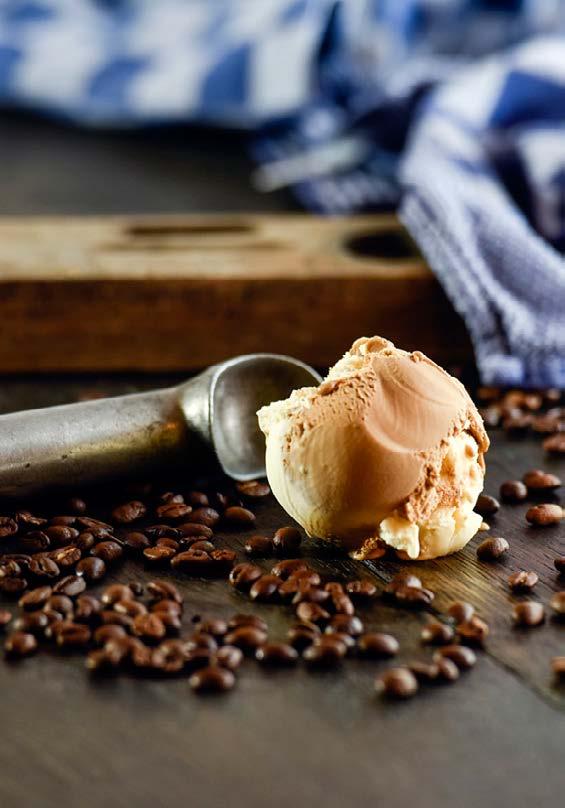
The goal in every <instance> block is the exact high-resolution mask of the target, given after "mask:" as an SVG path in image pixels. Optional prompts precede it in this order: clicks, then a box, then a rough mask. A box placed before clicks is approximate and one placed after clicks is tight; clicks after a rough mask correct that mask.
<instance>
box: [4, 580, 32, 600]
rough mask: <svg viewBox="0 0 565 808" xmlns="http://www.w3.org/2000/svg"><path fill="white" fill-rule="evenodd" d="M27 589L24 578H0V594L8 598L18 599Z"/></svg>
mask: <svg viewBox="0 0 565 808" xmlns="http://www.w3.org/2000/svg"><path fill="white" fill-rule="evenodd" d="M25 589H27V581H26V580H25V578H0V592H2V593H3V594H4V595H7V596H8V597H18V595H21V593H22V592H23V591H24V590H25Z"/></svg>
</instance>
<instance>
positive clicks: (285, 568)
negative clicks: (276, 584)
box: [271, 558, 320, 583]
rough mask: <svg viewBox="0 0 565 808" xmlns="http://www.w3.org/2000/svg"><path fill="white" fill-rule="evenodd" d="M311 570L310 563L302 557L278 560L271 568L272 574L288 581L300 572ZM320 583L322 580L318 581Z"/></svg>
mask: <svg viewBox="0 0 565 808" xmlns="http://www.w3.org/2000/svg"><path fill="white" fill-rule="evenodd" d="M304 571H309V567H308V564H307V563H306V561H304V560H303V559H302V558H287V559H285V560H284V561H278V562H277V563H276V564H275V565H274V566H273V567H272V569H271V574H272V575H276V576H277V578H281V579H282V580H283V581H286V580H287V578H290V577H291V576H292V575H295V574H296V573H298V572H304ZM318 583H320V581H318Z"/></svg>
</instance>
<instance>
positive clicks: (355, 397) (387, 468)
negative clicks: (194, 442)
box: [258, 337, 489, 559]
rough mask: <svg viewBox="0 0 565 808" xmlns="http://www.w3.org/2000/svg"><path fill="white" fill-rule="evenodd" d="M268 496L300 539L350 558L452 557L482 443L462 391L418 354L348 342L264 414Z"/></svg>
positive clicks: (377, 341) (462, 536) (471, 526)
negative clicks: (323, 542)
mask: <svg viewBox="0 0 565 808" xmlns="http://www.w3.org/2000/svg"><path fill="white" fill-rule="evenodd" d="M258 418H259V425H260V427H261V429H262V431H263V433H264V434H265V437H266V468H267V476H268V479H269V483H270V485H271V488H272V490H273V493H274V494H275V496H276V497H277V499H278V501H279V502H280V504H281V505H282V506H283V507H284V508H285V510H286V511H287V512H288V513H289V514H290V515H291V516H292V517H293V518H294V519H296V521H297V522H299V523H300V524H301V525H302V526H303V527H304V529H305V530H306V532H307V533H308V534H309V535H311V536H317V537H319V538H323V539H329V540H334V541H337V542H339V543H340V544H342V545H343V546H344V547H345V548H346V549H347V550H348V551H349V552H350V553H352V554H353V555H354V556H355V557H357V558H369V557H371V555H374V554H377V553H379V552H382V548H383V547H385V546H387V545H388V546H389V547H392V548H394V549H395V550H396V551H397V552H398V554H399V555H400V556H401V557H404V558H411V559H427V558H435V557H437V556H442V555H447V554H448V553H453V552H456V551H457V550H459V549H461V548H462V547H463V546H464V545H465V544H466V543H467V542H468V541H469V539H471V538H472V536H473V535H474V534H475V533H476V532H477V530H478V529H479V527H480V525H481V521H482V520H481V517H480V516H479V515H478V514H476V513H474V512H473V507H474V505H475V503H476V501H477V497H478V496H479V494H480V492H481V490H482V488H483V479H484V469H485V466H484V457H483V455H484V453H485V452H486V451H487V449H488V446H489V440H488V437H487V435H486V432H485V430H484V426H483V423H482V420H481V417H480V415H479V413H478V412H477V409H476V407H475V405H474V404H473V402H472V401H471V398H470V397H469V395H468V393H467V391H466V390H465V388H464V387H463V385H462V384H461V383H460V382H459V381H458V380H457V379H455V378H453V377H452V376H450V375H449V374H448V373H447V372H446V371H445V370H443V369H442V368H440V367H439V366H438V365H436V364H435V363H434V362H432V361H431V360H430V359H428V358H427V357H426V356H424V355H423V354H422V353H420V352H418V351H416V352H413V353H408V352H406V351H403V350H400V349H398V348H395V346H394V345H393V344H392V343H391V342H389V341H388V340H386V339H382V338H380V337H372V338H371V339H367V338H362V339H359V340H357V341H356V342H355V343H354V344H353V346H352V348H351V350H350V351H348V352H347V353H346V354H345V356H344V357H343V358H342V359H340V360H339V361H338V362H337V363H336V365H334V367H333V368H331V370H330V371H329V373H328V376H327V377H326V379H325V380H324V381H323V382H322V383H321V384H320V385H319V387H306V388H302V389H300V390H295V391H294V392H293V393H292V394H291V396H290V398H288V399H286V400H284V401H277V402H274V403H272V404H270V405H269V406H266V407H263V408H262V409H260V410H259V412H258Z"/></svg>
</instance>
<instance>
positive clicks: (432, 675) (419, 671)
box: [406, 659, 439, 684]
mask: <svg viewBox="0 0 565 808" xmlns="http://www.w3.org/2000/svg"><path fill="white" fill-rule="evenodd" d="M406 667H407V668H408V669H409V670H410V671H411V672H412V673H413V674H414V676H415V677H416V679H417V680H418V682H425V683H426V684H429V683H430V682H435V681H437V678H438V676H439V665H437V664H436V663H435V662H423V661H421V660H419V659H416V660H413V661H412V662H409V663H408V664H407V666H406Z"/></svg>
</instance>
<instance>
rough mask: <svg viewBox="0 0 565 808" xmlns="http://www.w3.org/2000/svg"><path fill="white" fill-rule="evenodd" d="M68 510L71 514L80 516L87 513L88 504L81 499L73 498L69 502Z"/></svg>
mask: <svg viewBox="0 0 565 808" xmlns="http://www.w3.org/2000/svg"><path fill="white" fill-rule="evenodd" d="M67 508H68V510H69V511H70V512H71V513H74V514H77V515H78V516H80V515H82V514H83V513H86V502H85V501H84V499H81V498H80V497H71V498H70V499H68V500H67Z"/></svg>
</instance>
